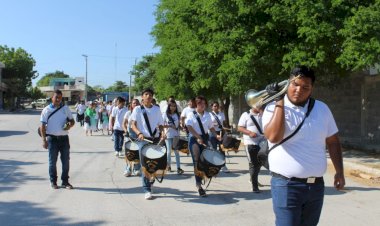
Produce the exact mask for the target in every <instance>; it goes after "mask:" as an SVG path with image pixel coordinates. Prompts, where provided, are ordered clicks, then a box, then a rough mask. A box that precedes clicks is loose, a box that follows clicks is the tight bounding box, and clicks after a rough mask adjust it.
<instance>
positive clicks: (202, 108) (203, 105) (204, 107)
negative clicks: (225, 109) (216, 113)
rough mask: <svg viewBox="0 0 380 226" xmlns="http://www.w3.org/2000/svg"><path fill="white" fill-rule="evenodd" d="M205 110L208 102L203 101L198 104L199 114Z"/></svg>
mask: <svg viewBox="0 0 380 226" xmlns="http://www.w3.org/2000/svg"><path fill="white" fill-rule="evenodd" d="M205 109H206V101H204V100H201V101H200V102H198V103H197V111H198V112H204V110H205Z"/></svg>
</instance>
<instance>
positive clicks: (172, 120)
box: [166, 113, 178, 129]
mask: <svg viewBox="0 0 380 226" xmlns="http://www.w3.org/2000/svg"><path fill="white" fill-rule="evenodd" d="M166 116H167V117H168V119H169V121H170V122H171V123H173V125H174V126H175V123H174V119H173V117H172V116H171V115H169V114H168V113H166ZM176 129H178V128H177V127H176Z"/></svg>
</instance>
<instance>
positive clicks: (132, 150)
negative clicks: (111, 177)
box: [124, 140, 140, 162]
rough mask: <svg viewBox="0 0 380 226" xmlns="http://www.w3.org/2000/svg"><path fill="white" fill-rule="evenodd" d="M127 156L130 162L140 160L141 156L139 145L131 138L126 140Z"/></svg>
mask: <svg viewBox="0 0 380 226" xmlns="http://www.w3.org/2000/svg"><path fill="white" fill-rule="evenodd" d="M124 147H125V157H126V158H127V160H128V161H130V162H139V161H140V156H139V146H138V145H137V143H136V142H133V141H131V140H129V141H127V142H125V145H124Z"/></svg>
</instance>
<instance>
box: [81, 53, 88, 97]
mask: <svg viewBox="0 0 380 226" xmlns="http://www.w3.org/2000/svg"><path fill="white" fill-rule="evenodd" d="M82 56H83V57H84V58H85V60H86V80H85V85H84V100H85V103H87V57H88V56H87V55H85V54H82Z"/></svg>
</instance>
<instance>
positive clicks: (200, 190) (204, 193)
mask: <svg viewBox="0 0 380 226" xmlns="http://www.w3.org/2000/svg"><path fill="white" fill-rule="evenodd" d="M198 193H199V196H201V197H206V192H205V190H203V188H202V187H200V188H198Z"/></svg>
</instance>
